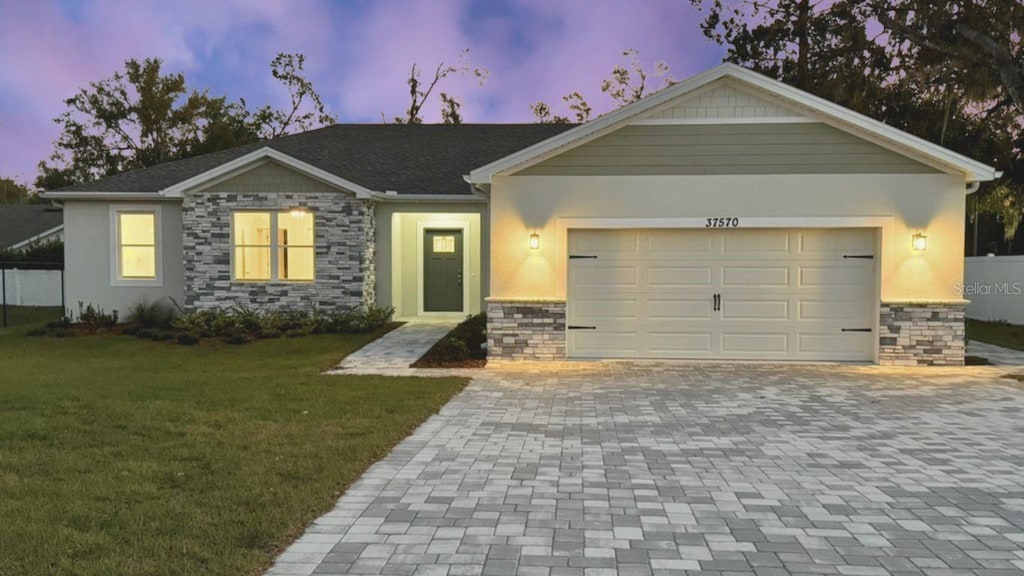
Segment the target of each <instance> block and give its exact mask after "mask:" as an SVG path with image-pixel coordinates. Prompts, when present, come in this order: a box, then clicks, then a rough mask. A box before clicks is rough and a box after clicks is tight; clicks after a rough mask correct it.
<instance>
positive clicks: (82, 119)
mask: <svg viewBox="0 0 1024 576" xmlns="http://www.w3.org/2000/svg"><path fill="white" fill-rule="evenodd" d="M304 61H305V59H304V57H303V56H302V55H301V54H278V56H277V57H276V58H275V59H274V60H273V62H272V63H271V73H272V74H273V76H274V78H276V79H278V80H280V81H281V82H282V83H283V84H284V85H285V87H286V88H287V89H288V92H289V95H290V97H291V102H290V107H289V108H286V109H282V110H278V109H274V108H272V107H270V106H264V107H263V108H260V109H258V110H257V111H256V112H250V111H249V110H248V109H247V108H246V103H245V100H239V101H237V102H236V101H229V100H228V99H227V97H225V96H220V97H214V96H211V95H210V94H209V91H208V90H202V91H199V90H195V89H192V88H190V87H189V86H188V84H187V83H186V81H185V76H184V74H182V73H172V74H164V73H163V70H162V62H161V61H160V60H159V59H154V58H147V59H146V60H143V61H142V62H139V61H138V60H134V59H132V60H128V61H126V62H125V66H124V70H123V71H118V72H115V73H114V74H113V75H112V76H110V77H108V78H104V79H102V80H99V81H97V82H92V83H90V84H89V86H88V87H87V88H83V89H81V90H80V91H79V92H78V93H77V94H76V95H74V96H73V97H71V98H68V99H67V100H65V101H64V103H65V105H66V106H67V110H66V111H65V112H64V113H63V114H61V115H60V116H58V117H57V118H55V119H54V122H56V123H57V124H59V125H60V126H61V134H60V136H59V137H58V139H57V141H56V142H55V144H54V152H53V154H52V155H51V156H50V158H49V159H47V160H44V161H42V162H40V163H39V177H38V178H37V180H36V185H37V186H39V187H41V188H45V189H52V188H58V187H61V186H66V185H68V184H74V183H76V182H87V181H89V180H95V179H97V178H102V177H104V176H110V175H112V174H117V173H119V172H124V171H126V170H134V169H137V168H145V167H147V166H153V165H156V164H160V163H163V162H167V161H170V160H176V159H179V158H187V157H190V156H195V155H198V154H205V153H207V152H214V151H217V150H223V149H226V148H232V147H234V146H239V145H241V144H247V143H250V142H255V141H258V140H259V139H260V138H276V137H278V136H281V135H283V134H286V133H289V132H293V131H296V130H308V129H310V128H314V127H316V126H318V125H323V124H329V123H333V121H334V119H333V117H332V116H330V115H329V114H328V113H327V112H326V111H325V110H324V106H323V103H322V102H321V99H320V96H319V95H318V94H317V93H316V91H315V90H314V89H313V86H312V84H311V83H310V82H309V81H308V80H306V79H305V77H304V76H303V75H302V71H303V63H304Z"/></svg>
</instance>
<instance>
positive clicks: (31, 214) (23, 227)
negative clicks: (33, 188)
mask: <svg viewBox="0 0 1024 576" xmlns="http://www.w3.org/2000/svg"><path fill="white" fill-rule="evenodd" d="M63 226H64V211H63V210H61V209H60V208H59V207H57V206H51V205H49V204H0V250H7V249H9V248H15V249H16V248H21V247H22V246H24V245H27V244H30V243H31V242H33V241H35V240H42V239H44V238H46V237H47V236H50V235H52V234H56V233H57V232H59V231H60V230H61V229H62V228H63Z"/></svg>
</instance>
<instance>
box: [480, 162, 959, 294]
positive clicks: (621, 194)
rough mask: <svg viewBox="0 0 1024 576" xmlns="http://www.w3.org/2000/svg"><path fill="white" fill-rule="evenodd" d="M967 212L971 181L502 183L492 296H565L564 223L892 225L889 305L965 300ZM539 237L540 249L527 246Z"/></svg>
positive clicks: (886, 239) (559, 179)
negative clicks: (728, 220) (914, 243)
mask: <svg viewBox="0 0 1024 576" xmlns="http://www.w3.org/2000/svg"><path fill="white" fill-rule="evenodd" d="M964 210H965V193H964V183H963V179H962V178H961V177H958V176H951V175H945V174H839V175H817V174H803V175H792V174H791V175H721V176H602V177H595V176H517V175H513V176H499V177H495V179H494V182H493V186H492V191H491V203H490V211H491V219H490V221H491V261H492V262H497V263H500V265H496V266H493V267H491V269H490V270H491V278H490V296H491V297H493V298H564V297H565V293H564V281H563V282H561V283H560V282H559V280H558V279H559V277H560V276H561V277H562V278H564V274H565V262H563V261H562V260H561V259H560V257H559V245H560V244H561V245H564V243H565V241H566V239H565V238H562V237H559V232H558V231H559V227H558V219H559V218H619V219H622V218H636V219H644V218H648V219H654V218H661V219H667V218H706V217H715V216H722V217H724V216H728V217H739V218H740V219H741V222H742V221H743V219H745V218H751V217H759V218H776V219H780V221H782V220H783V219H787V218H788V219H792V218H829V217H833V218H834V217H850V218H856V217H883V220H885V221H886V222H887V224H886V225H885V226H883V227H881V232H882V233H881V243H882V246H881V262H880V266H881V299H882V301H883V302H884V301H886V300H894V301H906V300H916V299H927V300H960V299H961V296H960V295H959V294H958V293H957V292H956V285H957V283H960V282H962V280H963V270H964V258H963V253H964V234H963V226H964ZM741 225H742V224H741ZM638 227H640V226H638ZM805 227H809V226H807V225H805ZM921 230H923V231H925V232H926V233H927V234H928V249H927V251H925V252H915V251H913V250H912V249H911V236H912V235H913V233H914V232H917V231H921ZM534 231H536V232H537V233H539V234H540V237H541V247H540V249H539V250H530V249H529V247H528V245H527V243H528V238H529V235H530V233H532V232H534ZM562 234H564V230H563V231H562Z"/></svg>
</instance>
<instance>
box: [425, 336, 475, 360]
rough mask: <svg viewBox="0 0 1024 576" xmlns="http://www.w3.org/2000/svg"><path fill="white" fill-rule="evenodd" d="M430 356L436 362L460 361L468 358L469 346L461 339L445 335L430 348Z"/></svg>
mask: <svg viewBox="0 0 1024 576" xmlns="http://www.w3.org/2000/svg"><path fill="white" fill-rule="evenodd" d="M430 358H431V360H434V361H436V362H462V361H464V360H469V358H470V356H469V348H468V347H467V346H466V343H465V342H463V341H462V340H459V339H458V338H453V337H451V336H445V337H444V338H442V339H441V340H440V341H438V343H437V344H434V346H433V347H432V348H431V349H430Z"/></svg>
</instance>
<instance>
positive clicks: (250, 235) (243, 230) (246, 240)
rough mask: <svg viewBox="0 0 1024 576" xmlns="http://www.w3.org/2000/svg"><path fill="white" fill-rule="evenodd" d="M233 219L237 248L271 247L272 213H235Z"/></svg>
mask: <svg viewBox="0 0 1024 576" xmlns="http://www.w3.org/2000/svg"><path fill="white" fill-rule="evenodd" d="M233 217H234V222H233V223H234V242H235V246H270V212H235V213H234V214H233ZM268 266H269V264H268Z"/></svg>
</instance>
